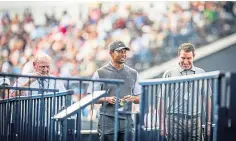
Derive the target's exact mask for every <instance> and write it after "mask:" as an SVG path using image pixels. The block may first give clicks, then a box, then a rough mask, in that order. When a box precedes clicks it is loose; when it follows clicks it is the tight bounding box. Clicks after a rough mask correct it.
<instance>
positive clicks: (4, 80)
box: [0, 77, 10, 85]
mask: <svg viewBox="0 0 236 141" xmlns="http://www.w3.org/2000/svg"><path fill="white" fill-rule="evenodd" d="M0 85H10V80H9V79H8V78H3V77H1V78H0Z"/></svg>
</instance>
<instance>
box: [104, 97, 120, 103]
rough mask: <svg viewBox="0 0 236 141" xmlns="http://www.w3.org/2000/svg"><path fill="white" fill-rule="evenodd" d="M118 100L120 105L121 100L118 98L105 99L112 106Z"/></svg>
mask: <svg viewBox="0 0 236 141" xmlns="http://www.w3.org/2000/svg"><path fill="white" fill-rule="evenodd" d="M117 100H118V103H120V99H118V98H116V97H115V96H111V97H105V101H106V102H107V103H110V104H116V101H117Z"/></svg>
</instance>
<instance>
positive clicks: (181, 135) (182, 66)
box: [158, 43, 211, 141]
mask: <svg viewBox="0 0 236 141" xmlns="http://www.w3.org/2000/svg"><path fill="white" fill-rule="evenodd" d="M194 56H195V48H194V46H193V45H192V44H191V43H183V44H181V45H180V46H179V49H178V60H179V62H178V64H177V65H176V66H175V67H173V68H171V69H169V70H166V71H165V73H164V74H163V78H169V77H176V76H185V75H192V74H200V73H204V72H205V71H204V70H203V69H201V68H198V67H196V66H194V65H193V59H194ZM206 87H208V84H206V83H199V84H198V85H197V83H194V82H182V83H179V84H176V85H174V84H171V85H169V86H166V87H163V90H162V91H163V94H162V95H159V98H160V102H161V106H160V102H158V103H159V109H160V107H161V110H159V112H160V111H161V117H160V122H161V127H160V130H161V134H162V135H164V129H166V133H167V134H168V140H173V141H182V140H184V139H187V140H189V141H192V140H195V139H197V140H200V139H201V137H202V135H201V134H200V133H201V132H200V130H201V125H200V120H201V115H202V112H203V111H202V110H201V109H202V108H201V107H202V106H203V105H202V104H203V101H201V100H202V97H204V98H206V97H207V96H208V98H206V99H208V102H207V104H205V106H206V105H208V109H207V110H206V111H207V112H208V117H207V121H208V122H207V123H208V125H209V126H210V125H211V98H210V97H211V94H209V93H208V95H206V93H207V92H206V91H205V90H206ZM165 89H169V90H170V92H168V90H165ZM165 105H166V108H165ZM165 109H166V111H164V110H165ZM165 113H166V114H167V118H166V126H165V128H164V125H165V124H164V114H165ZM209 126H208V131H207V134H208V135H209V134H210V129H211V128H209Z"/></svg>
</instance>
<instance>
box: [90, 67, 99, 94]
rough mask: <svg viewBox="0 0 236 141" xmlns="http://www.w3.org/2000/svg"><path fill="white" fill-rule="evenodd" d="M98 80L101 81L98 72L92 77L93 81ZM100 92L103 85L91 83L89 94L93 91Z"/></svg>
mask: <svg viewBox="0 0 236 141" xmlns="http://www.w3.org/2000/svg"><path fill="white" fill-rule="evenodd" d="M98 79H99V75H98V72H97V71H96V72H95V73H94V74H93V76H92V80H98ZM98 90H101V83H100V82H94V81H90V83H89V86H88V89H87V93H89V94H91V93H92V92H93V91H98Z"/></svg>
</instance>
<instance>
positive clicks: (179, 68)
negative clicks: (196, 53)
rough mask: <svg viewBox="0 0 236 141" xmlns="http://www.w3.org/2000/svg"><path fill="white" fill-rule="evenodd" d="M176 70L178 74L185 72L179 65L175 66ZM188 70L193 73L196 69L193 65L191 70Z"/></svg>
mask: <svg viewBox="0 0 236 141" xmlns="http://www.w3.org/2000/svg"><path fill="white" fill-rule="evenodd" d="M177 68H178V70H179V72H183V71H186V70H185V69H183V68H181V67H180V65H179V64H178V65H177ZM189 70H190V71H193V72H195V71H196V68H195V66H194V65H192V68H191V69H189Z"/></svg>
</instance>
